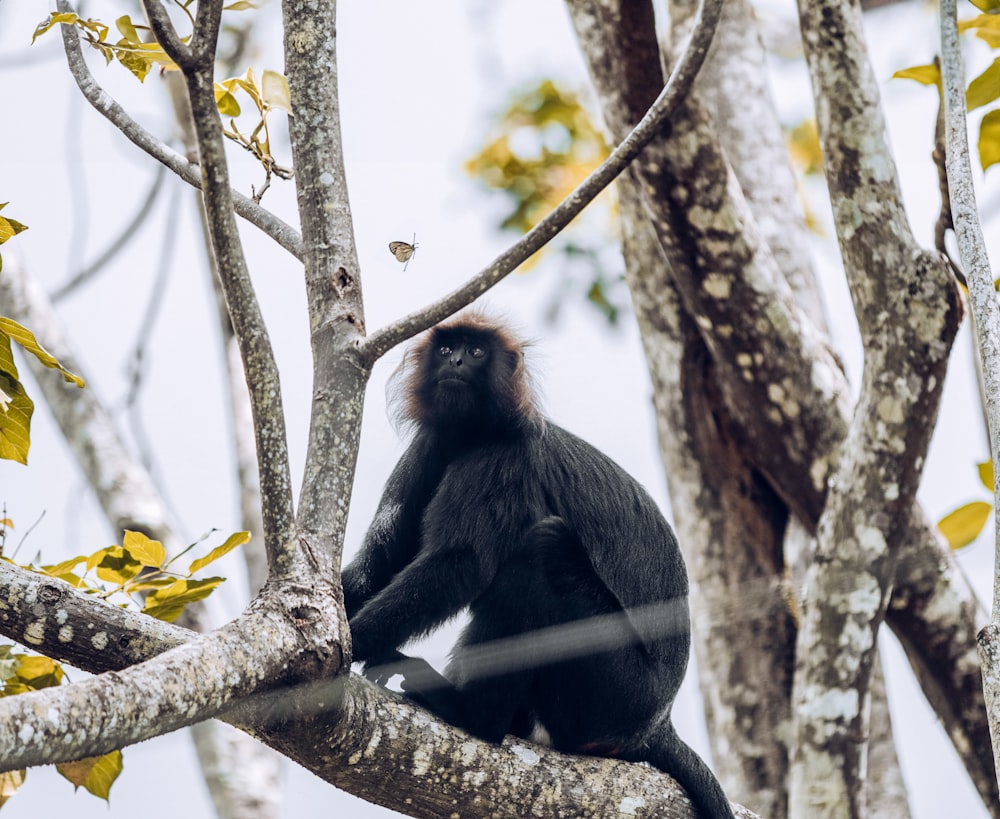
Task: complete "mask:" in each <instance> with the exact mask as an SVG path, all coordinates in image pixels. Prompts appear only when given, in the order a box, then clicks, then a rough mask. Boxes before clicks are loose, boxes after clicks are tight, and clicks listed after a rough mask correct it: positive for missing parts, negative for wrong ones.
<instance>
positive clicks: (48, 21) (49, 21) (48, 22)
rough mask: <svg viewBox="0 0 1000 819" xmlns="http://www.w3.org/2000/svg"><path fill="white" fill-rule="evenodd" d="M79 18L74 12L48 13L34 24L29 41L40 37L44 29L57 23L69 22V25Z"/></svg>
mask: <svg viewBox="0 0 1000 819" xmlns="http://www.w3.org/2000/svg"><path fill="white" fill-rule="evenodd" d="M79 19H80V17H79V15H76V14H50V15H49V16H48V17H46V18H45V19H44V20H42V22H40V23H39V24H38V25H37V26H35V33H34V34H33V35H31V42H32V43H34V42H35V40H37V39H38V38H39V37H41V36H42V35H43V34H44V33H45V32H46V31H48V30H49V29H51V28H52V27H53V26H56V25H58V24H59V23H69V24H70V25H73V24H74V23H76V21H77V20H79Z"/></svg>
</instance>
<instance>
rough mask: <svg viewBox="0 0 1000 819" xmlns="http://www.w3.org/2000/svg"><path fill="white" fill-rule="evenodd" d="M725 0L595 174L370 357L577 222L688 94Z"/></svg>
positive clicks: (376, 337) (379, 339)
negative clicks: (648, 106)
mask: <svg viewBox="0 0 1000 819" xmlns="http://www.w3.org/2000/svg"><path fill="white" fill-rule="evenodd" d="M722 2H723V0H701V4H700V6H699V8H698V14H697V17H696V18H695V24H694V28H693V30H692V33H691V39H690V41H689V42H688V46H687V48H686V49H685V50H684V54H683V55H682V56H681V58H680V60H678V62H677V64H676V65H675V66H674V69H673V71H672V72H671V74H670V78H669V79H668V80H667V84H666V85H665V86H664V87H663V91H661V92H660V95H659V97H657V98H656V101H655V102H654V103H653V105H652V106H651V107H650V109H649V111H647V112H646V114H645V116H643V118H642V119H641V120H640V121H639V124H638V125H636V126H635V128H633V129H632V132H631V133H630V134H629V135H628V136H627V137H626V138H625V139H624V140H623V141H622V143H621V144H620V145H619V146H618V147H617V148H616V149H615V150H614V152H613V153H612V154H611V156H609V157H608V158H607V159H606V160H605V161H604V162H603V163H602V164H601V165H600V167H598V168H597V170H595V171H594V172H593V173H591V174H590V176H588V177H587V178H586V179H585V180H584V181H583V182H582V183H581V184H580V185H579V186H578V187H577V188H576V189H575V190H574V191H573V192H572V193H571V194H570V195H569V196H567V197H566V198H565V199H564V200H563V201H562V202H561V203H560V204H559V205H558V206H557V207H556V208H555V210H553V211H552V212H551V213H549V214H548V216H546V217H545V218H544V219H542V221H541V222H539V223H538V224H537V225H535V227H534V228H532V229H531V230H530V231H529V232H528V233H527V234H525V235H524V236H523V237H522V238H521V239H520V240H519V241H518V242H516V243H515V244H514V245H513V246H512V247H510V248H509V249H508V250H506V251H504V252H503V253H501V254H500V255H499V256H497V258H496V259H494V260H493V261H492V262H491V263H490V264H489V265H488V266H487V267H485V268H483V270H481V271H480V272H479V273H477V274H476V275H475V276H474V277H472V278H471V279H470V280H469V281H468V282H466V283H465V284H464V285H462V286H461V287H460V288H458V289H457V290H454V291H453V292H451V293H450V294H448V295H447V296H445V297H444V298H442V299H441V300H439V301H437V302H435V303H434V304H432V305H430V306H429V307H425V308H424V309H423V310H420V311H419V312H416V313H412V314H411V315H409V316H406V317H404V318H402V319H400V320H399V321H397V322H395V323H393V324H390V325H389V326H388V327H385V328H383V329H381V330H379V331H377V332H375V333H373V334H372V335H371V336H370V337H369V338H368V340H367V341H366V342H365V343H364V345H363V347H362V351H363V353H364V354H365V355H366V356H367V357H368V360H369V361H375V360H377V359H378V358H380V357H381V356H383V355H384V354H385V353H386V352H388V351H389V350H390V349H392V348H393V347H394V346H396V345H397V344H399V343H400V342H402V341H405V340H406V339H408V338H411V337H412V336H414V335H416V334H417V333H419V332H420V331H421V330H425V329H427V328H428V327H430V326H431V325H432V324H435V323H436V322H438V321H441V320H442V319H443V318H446V317H447V316H449V315H451V314H452V313H454V312H455V311H456V310H459V309H461V308H462V307H465V306H466V305H468V304H471V303H472V301H473V300H474V299H476V298H477V297H479V296H481V295H482V294H483V293H485V292H486V291H487V290H489V289H490V288H491V287H493V285H495V284H496V283H497V282H499V281H500V280H501V279H503V278H504V277H505V276H507V275H508V274H510V273H511V272H513V270H514V269H515V268H517V266H518V265H519V264H521V262H523V261H524V260H525V259H527V258H529V257H530V256H531V255H532V254H534V253H535V252H536V251H538V250H539V248H541V247H542V246H543V245H545V244H546V243H547V242H548V241H549V240H550V239H552V238H553V237H554V236H555V235H556V234H557V233H559V231H561V230H562V229H563V228H564V227H566V225H568V224H569V223H570V221H572V219H573V218H574V217H575V216H576V215H577V214H578V213H579V212H580V211H582V210H583V209H584V208H585V207H586V206H587V205H588V204H589V203H590V202H591V200H593V199H594V197H596V196H597V194H599V193H600V192H601V191H602V190H604V188H606V187H607V186H608V185H609V184H610V183H611V182H612V181H613V180H614V179H615V177H617V176H618V175H619V174H620V173H621V172H622V171H623V170H625V168H626V167H628V165H629V163H630V162H631V161H632V160H633V159H635V157H636V156H637V155H638V154H639V152H640V151H641V150H642V149H643V148H644V147H645V146H646V145H647V144H648V143H649V141H650V140H651V139H653V137H655V136H656V134H657V133H658V132H659V130H660V128H661V127H662V126H663V123H664V122H665V121H666V119H667V117H669V116H670V114H671V113H673V112H674V110H675V109H676V108H677V106H678V105H679V104H680V102H682V101H683V99H684V98H685V97H686V96H687V94H688V92H689V91H690V89H691V85H692V83H693V82H694V78H695V77H696V76H697V75H698V71H699V69H700V68H701V65H702V63H703V62H704V61H705V55H706V54H707V53H708V47H709V46H710V45H711V43H712V36H713V35H714V34H715V29H716V25H717V24H718V21H719V15H720V12H721V9H722Z"/></svg>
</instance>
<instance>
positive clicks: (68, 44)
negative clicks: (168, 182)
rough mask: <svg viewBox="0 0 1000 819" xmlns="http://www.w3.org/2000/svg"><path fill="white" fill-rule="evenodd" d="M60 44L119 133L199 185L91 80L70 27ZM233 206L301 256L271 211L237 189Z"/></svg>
mask: <svg viewBox="0 0 1000 819" xmlns="http://www.w3.org/2000/svg"><path fill="white" fill-rule="evenodd" d="M56 5H57V7H58V9H59V11H61V12H70V11H72V7H71V6H70V4H69V0H57V3H56ZM61 28H62V38H63V47H64V48H65V51H66V62H67V63H68V65H69V70H70V74H72V75H73V79H74V80H76V84H77V86H78V87H79V88H80V91H81V92H82V93H83V96H84V98H85V99H86V100H87V102H89V103H90V104H91V105H92V106H93V107H94V108H95V109H96V110H97V111H98V113H100V114H101V115H103V116H104V117H105V118H106V119H107V120H108V121H109V122H110V123H111V124H112V125H114V126H115V128H117V129H118V130H119V131H121V132H122V134H124V135H125V136H126V137H127V138H128V139H129V140H130V141H131V142H132V143H133V144H134V145H136V146H137V147H138V148H140V149H141V150H143V151H145V152H146V153H147V154H149V155H150V156H151V157H153V158H154V159H155V160H157V161H158V162H161V163H163V164H164V165H165V166H166V167H168V168H169V169H170V170H171V171H173V172H174V173H175V174H177V175H178V176H179V177H180V178H181V179H183V180H184V181H185V182H187V183H188V184H189V185H192V186H193V187H195V188H201V171H200V169H199V167H198V165H197V164H196V163H194V162H189V161H188V160H187V159H185V158H184V157H183V156H181V155H180V154H179V153H177V152H176V151H175V150H173V148H171V147H170V146H169V145H167V144H166V143H164V142H161V141H160V140H158V139H156V138H155V137H154V136H152V134H150V133H149V132H148V131H146V130H145V129H144V128H143V127H142V126H141V125H139V123H137V122H136V121H135V120H134V119H132V117H130V116H129V115H128V114H127V113H126V112H125V110H124V109H123V108H122V107H121V106H120V105H119V104H118V103H117V102H115V100H114V99H112V98H111V97H110V96H109V95H108V93H107V92H106V91H105V90H104V89H103V88H101V86H100V85H99V84H98V83H97V81H96V80H95V79H94V76H93V74H91V73H90V69H89V68H88V67H87V62H86V60H85V59H84V57H83V50H82V49H81V47H80V39H79V37H78V35H77V33H76V31H75V30H74V29H73V27H72V26H69V25H63V26H62V27H61ZM232 197H233V207H234V208H235V210H236V212H237V213H238V214H239V215H240V216H242V217H243V218H244V219H246V220H247V221H248V222H250V224H252V225H254V226H256V227H257V228H259V229H260V230H261V231H263V232H264V233H265V234H267V235H268V236H270V237H271V238H272V239H274V240H275V241H276V242H277V243H278V244H279V245H281V246H282V247H283V248H285V250H287V251H288V252H289V253H291V254H292V255H293V256H295V257H296V258H301V255H302V248H301V238H300V236H299V234H298V232H297V231H296V230H295V229H294V228H292V227H291V226H290V225H288V224H286V223H285V222H283V221H281V220H280V219H279V218H278V217H276V216H275V215H274V214H273V213H270V212H268V211H267V210H265V209H264V208H262V207H261V206H260V205H258V204H257V203H255V202H254V201H253V200H252V199H250V198H249V197H247V196H244V195H243V194H241V193H237V192H236V191H233V192H232Z"/></svg>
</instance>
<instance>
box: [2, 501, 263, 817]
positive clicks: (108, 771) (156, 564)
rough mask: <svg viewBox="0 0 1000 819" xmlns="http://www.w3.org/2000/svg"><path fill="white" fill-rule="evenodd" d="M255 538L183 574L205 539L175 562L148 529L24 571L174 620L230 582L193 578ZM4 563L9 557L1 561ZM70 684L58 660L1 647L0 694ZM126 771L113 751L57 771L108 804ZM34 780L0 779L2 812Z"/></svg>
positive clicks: (236, 541)
mask: <svg viewBox="0 0 1000 819" xmlns="http://www.w3.org/2000/svg"><path fill="white" fill-rule="evenodd" d="M5 523H9V521H5ZM249 540H250V533H249V532H236V533H234V534H232V535H230V536H229V537H228V538H226V541H225V542H224V543H223V544H222V545H221V546H216V547H215V548H214V549H212V550H211V551H210V552H209V553H208V554H207V555H205V556H204V557H200V558H198V559H196V560H193V561H191V563H190V565H189V566H188V568H187V571H186V572H185V573H178V572H177V571H176V570H175V569H174V568H173V566H174V564H175V563H176V562H177V561H178V560H179V559H180V558H181V557H182V556H184V555H185V554H187V553H188V552H190V551H191V550H192V549H193V548H194V547H195V546H197V545H198V543H197V542H196V543H193V544H191V545H190V546H188V548H187V549H185V550H184V551H182V552H181V553H180V554H178V555H176V556H175V557H173V558H169V559H168V558H167V554H166V550H165V549H164V548H163V544H162V543H160V542H159V541H157V540H152V539H151V538H148V537H146V535H144V534H142V532H132V531H128V530H126V531H125V537H124V539H123V540H122V543H121V545H119V544H114V545H111V546H107V547H106V548H104V549H98V550H97V551H96V552H94V553H92V554H90V555H77V556H76V557H71V558H70V559H68V560H64V561H62V562H61V563H55V564H51V565H42V566H32V565H27V566H24V567H22V568H26V569H29V570H31V571H33V572H36V573H37V574H44V575H46V576H48V577H53V578H56V579H58V580H62V581H64V582H66V583H69V584H70V585H71V586H73V587H74V588H77V589H82V590H84V591H86V592H88V593H90V594H95V595H98V596H99V597H101V598H103V599H111V598H121V597H123V596H124V598H125V602H124V603H122V605H130V603H135V604H137V605H139V606H141V610H142V612H143V613H145V614H148V615H150V616H151V617H156V618H157V619H160V620H166V621H168V622H173V621H174V620H176V619H177V617H178V616H180V614H181V612H183V611H184V608H185V607H186V606H187V605H189V604H191V603H194V602H196V601H198V600H203V599H205V598H206V597H208V596H209V595H210V594H211V593H212V592H213V591H215V589H217V588H218V587H219V586H220V585H221V584H222V583H223V582H224V581H225V578H223V577H208V578H204V579H195V578H194V577H193V575H194V574H195V573H196V572H199V571H201V570H202V569H204V568H205V567H206V566H208V565H209V564H211V563H213V562H215V561H216V560H218V559H219V558H221V557H223V556H224V555H226V554H228V553H229V552H231V551H232V550H233V549H235V548H236V547H237V546H241V545H242V544H244V543H246V542H247V541H249ZM0 560H6V558H3V557H2V556H0ZM10 562H13V561H10ZM81 566H82V567H83V571H82V572H81V571H79V568H80V567H81ZM65 679H66V673H65V671H64V670H63V667H62V665H61V664H60V663H59V662H57V661H56V660H52V659H50V658H48V657H42V656H38V655H33V654H23V653H20V652H18V651H17V650H16V647H15V646H13V645H0V697H10V696H14V695H16V694H25V693H28V692H30V691H39V690H41V689H43V688H51V687H53V686H58V685H62V684H63V682H64V681H65ZM122 767H123V758H122V753H121V751H111V752H110V753H107V754H104V755H103V756H95V757H88V758H87V759H81V760H77V761H76V762H67V763H62V764H59V765H56V770H58V771H59V773H60V774H62V775H63V776H64V777H65V778H66V779H68V780H69V781H70V782H72V783H73V785H74V786H75V787H76V788H80V787H82V788H84V789H86V790H87V791H89V792H90V793H92V794H93V795H94V796H97V797H99V798H101V799H104V800H107V799H108V796H109V793H110V791H111V786H112V785H113V784H114V782H115V780H116V779H117V778H118V776H119V774H121V772H122ZM26 777H27V771H26V770H24V769H22V770H18V771H10V772H8V773H3V774H0V807H2V806H3V805H4V803H5V802H6V801H7V800H8V799H10V798H11V797H12V796H13V795H14V794H15V793H16V792H17V791H18V789H19V788H20V787H21V786H22V785H23V784H24V781H25V778H26Z"/></svg>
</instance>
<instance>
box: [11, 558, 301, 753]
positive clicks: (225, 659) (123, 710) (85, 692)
mask: <svg viewBox="0 0 1000 819" xmlns="http://www.w3.org/2000/svg"><path fill="white" fill-rule="evenodd" d="M5 570H6V567H5ZM5 573H6V572H5ZM67 588H68V587H67ZM8 599H9V598H8ZM57 619H58V618H56V617H50V618H49V619H48V620H37V621H35V622H34V623H32V624H31V625H30V626H29V627H28V628H26V629H24V630H23V632H22V633H21V634H20V635H19V639H20V640H23V641H25V642H26V644H27V645H29V646H34V645H38V644H40V643H41V642H42V640H41V639H40V638H39V637H38V635H39V634H40V633H41V632H42V631H43V630H45V629H46V628H48V629H52V630H53V631H56V632H57V633H59V637H60V639H64V640H65V639H67V636H68V637H69V639H72V635H67V630H70V631H71V630H72V629H73V627H74V626H76V625H78V623H69V622H66V623H64V624H63V625H62V626H56V622H57ZM102 636H103V635H102V633H100V632H98V633H97V634H95V635H93V637H92V640H99V639H101V637H102ZM252 644H260V645H267V646H269V647H270V650H269V651H267V652H257V653H256V654H254V655H253V656H250V654H248V652H247V651H246V646H247V645H252ZM302 648H303V641H302V635H301V633H300V632H299V629H298V627H297V626H296V624H295V621H294V619H293V618H292V617H291V616H290V615H289V614H288V613H287V612H285V611H284V610H283V609H281V608H279V607H275V606H273V605H272V606H269V607H267V608H264V607H262V606H257V607H256V609H255V610H253V611H252V613H250V614H247V615H244V616H243V617H241V618H240V619H239V620H237V621H234V622H233V623H231V624H229V625H228V626H225V627H224V628H222V629H220V630H219V631H215V632H212V633H211V634H207V635H198V636H196V637H194V638H193V639H191V640H189V641H187V642H185V643H182V644H181V645H179V646H177V647H175V648H171V649H169V650H167V651H166V652H164V653H162V654H159V655H158V656H156V657H154V658H153V659H150V660H146V661H145V662H143V663H140V664H139V665H136V666H132V667H130V668H128V669H125V670H122V671H117V672H112V673H109V674H102V675H100V676H97V677H92V678H90V679H87V680H83V681H80V682H76V683H73V684H72V685H66V686H59V687H55V688H46V689H43V690H41V691H34V692H31V693H27V694H21V695H18V696H16V697H6V698H4V699H3V700H0V772H2V771H7V770H14V769H17V768H20V767H24V766H26V765H42V764H46V763H50V762H63V761H68V760H72V759H80V758H82V757H85V756H96V755H98V754H104V753H108V752H110V751H113V750H115V749H117V748H123V747H125V746H127V745H131V744H133V743H135V742H139V741H141V740H144V739H149V738H151V737H156V736H161V735H162V734H165V733H168V732H170V731H174V730H176V729H178V728H183V727H185V726H188V725H192V724H194V723H196V722H200V721H202V720H204V719H207V718H209V717H212V716H215V715H216V714H218V713H219V712H220V711H221V710H222V709H223V708H224V707H225V706H226V705H228V704H230V703H232V702H233V701H235V700H236V699H238V698H240V697H245V696H246V695H248V694H251V693H253V692H254V691H256V690H258V689H260V688H261V686H262V685H263V684H265V683H266V684H267V685H268V686H271V685H281V684H282V683H283V682H287V681H288V679H289V674H290V669H291V667H292V665H291V664H290V663H289V662H288V658H289V657H294V656H296V655H297V654H298V653H299V652H301V650H302Z"/></svg>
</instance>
